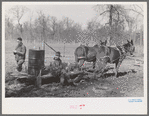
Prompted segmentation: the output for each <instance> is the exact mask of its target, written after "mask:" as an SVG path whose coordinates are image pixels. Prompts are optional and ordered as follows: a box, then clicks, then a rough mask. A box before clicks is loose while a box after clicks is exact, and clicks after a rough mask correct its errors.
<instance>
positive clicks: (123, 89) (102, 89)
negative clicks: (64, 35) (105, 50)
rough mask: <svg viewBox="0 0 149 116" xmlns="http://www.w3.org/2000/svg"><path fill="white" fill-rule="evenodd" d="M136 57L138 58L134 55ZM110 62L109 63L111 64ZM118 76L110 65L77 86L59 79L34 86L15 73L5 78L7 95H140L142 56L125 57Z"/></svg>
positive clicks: (142, 94)
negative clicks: (108, 69) (16, 77)
mask: <svg viewBox="0 0 149 116" xmlns="http://www.w3.org/2000/svg"><path fill="white" fill-rule="evenodd" d="M137 59H138V58H137ZM111 66H112V65H111ZM118 75H119V77H118V78H116V77H114V73H113V71H112V69H111V70H110V71H108V72H107V73H106V74H105V75H104V77H98V78H97V79H91V78H90V79H88V80H85V81H84V82H80V83H79V85H78V86H71V85H70V86H64V87H62V86H61V85H60V84H59V83H50V84H44V85H42V88H41V89H37V88H35V87H34V85H32V84H28V85H25V84H23V83H15V81H14V79H15V77H13V76H10V73H7V75H6V78H7V76H8V77H9V78H11V80H10V79H9V81H7V80H6V85H5V87H6V89H5V90H6V94H5V95H6V97H143V96H144V88H143V87H144V84H143V59H142V58H141V60H139V61H137V63H136V62H135V61H134V60H132V59H125V60H124V61H123V63H122V65H121V67H120V69H119V73H118Z"/></svg>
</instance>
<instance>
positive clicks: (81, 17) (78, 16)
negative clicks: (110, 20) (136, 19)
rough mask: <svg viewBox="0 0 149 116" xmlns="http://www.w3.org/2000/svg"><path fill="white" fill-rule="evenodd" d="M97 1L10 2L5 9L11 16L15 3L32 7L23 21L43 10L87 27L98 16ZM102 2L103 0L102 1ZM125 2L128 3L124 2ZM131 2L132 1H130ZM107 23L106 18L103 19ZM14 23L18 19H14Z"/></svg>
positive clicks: (45, 12)
mask: <svg viewBox="0 0 149 116" xmlns="http://www.w3.org/2000/svg"><path fill="white" fill-rule="evenodd" d="M97 4H99V3H97V2H88V3H87V2H84V3H82V2H71V3H68V2H56V3H54V2H48V3H47V2H36V3H33V2H26V3H21V2H20V3H19V2H16V3H9V2H7V4H5V5H3V6H5V11H6V14H8V16H10V18H12V16H11V15H10V14H9V13H10V12H9V9H10V8H12V7H14V6H15V5H24V6H26V7H27V8H29V9H30V11H28V12H27V13H26V14H25V15H24V16H23V17H22V19H21V21H20V22H21V23H23V22H24V21H29V20H30V17H31V14H32V13H33V17H32V18H33V19H35V18H37V11H43V13H44V14H45V15H47V16H48V15H50V16H55V17H56V18H57V19H58V20H61V19H62V17H69V18H70V19H72V20H74V21H75V22H76V23H80V24H82V27H83V28H85V27H86V24H87V21H89V20H91V19H93V17H95V16H96V12H95V11H94V10H93V6H95V5H97ZM100 4H101V2H100ZM123 4H126V3H124V2H123ZM129 4H130V3H129ZM102 21H103V22H104V23H106V19H104V20H102ZM14 23H16V21H15V20H14Z"/></svg>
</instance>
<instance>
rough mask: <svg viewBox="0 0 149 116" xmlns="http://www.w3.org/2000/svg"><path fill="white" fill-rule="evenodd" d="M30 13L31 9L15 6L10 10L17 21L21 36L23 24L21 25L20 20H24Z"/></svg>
mask: <svg viewBox="0 0 149 116" xmlns="http://www.w3.org/2000/svg"><path fill="white" fill-rule="evenodd" d="M28 11H29V9H28V8H27V7H25V6H15V7H13V8H11V9H10V12H11V13H12V14H13V16H14V18H15V19H16V20H17V23H18V25H19V30H20V33H21V36H22V33H23V27H22V24H21V23H20V20H21V19H22V17H23V16H24V14H25V13H26V12H28Z"/></svg>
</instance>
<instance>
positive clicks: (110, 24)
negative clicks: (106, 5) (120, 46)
mask: <svg viewBox="0 0 149 116" xmlns="http://www.w3.org/2000/svg"><path fill="white" fill-rule="evenodd" d="M112 9H113V5H110V16H109V26H110V41H111V40H112Z"/></svg>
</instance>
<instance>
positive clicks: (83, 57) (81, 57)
mask: <svg viewBox="0 0 149 116" xmlns="http://www.w3.org/2000/svg"><path fill="white" fill-rule="evenodd" d="M79 47H80V48H82V49H83V51H84V53H85V56H79V57H78V59H86V50H85V46H83V45H81V46H79Z"/></svg>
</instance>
